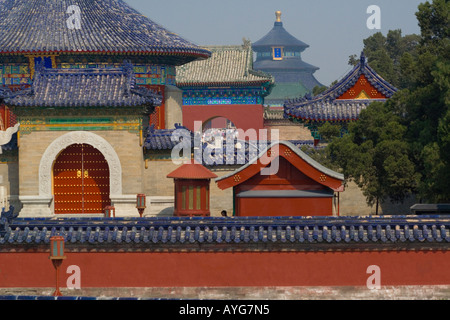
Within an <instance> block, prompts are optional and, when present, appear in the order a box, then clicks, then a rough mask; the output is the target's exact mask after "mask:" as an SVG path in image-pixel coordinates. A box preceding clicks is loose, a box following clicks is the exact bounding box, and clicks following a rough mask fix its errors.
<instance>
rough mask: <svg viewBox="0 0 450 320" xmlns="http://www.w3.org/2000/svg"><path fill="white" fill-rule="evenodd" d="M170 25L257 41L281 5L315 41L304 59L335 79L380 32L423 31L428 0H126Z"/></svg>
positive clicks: (293, 29) (221, 40) (211, 41)
mask: <svg viewBox="0 0 450 320" xmlns="http://www.w3.org/2000/svg"><path fill="white" fill-rule="evenodd" d="M125 1H126V2H127V3H128V4H130V5H131V6H132V7H134V8H135V9H136V10H138V11H140V12H141V13H142V14H144V15H145V16H147V17H148V18H150V19H151V20H153V21H154V22H156V23H158V24H160V25H161V26H163V27H165V28H166V29H168V30H170V31H172V32H174V33H177V34H179V35H180V36H182V37H183V38H185V39H186V40H189V41H191V42H192V43H194V44H197V45H236V44H241V43H242V38H244V37H245V38H247V39H250V40H251V41H252V42H255V41H257V40H259V39H260V38H262V37H263V36H264V35H265V34H266V33H267V32H269V31H270V30H271V29H272V27H273V23H274V21H275V11H277V10H280V11H282V21H283V24H284V27H285V29H286V30H287V31H288V32H289V33H291V34H292V35H293V36H295V37H297V38H298V39H300V40H302V41H303V42H305V43H307V44H309V45H310V47H309V48H308V49H307V50H306V51H305V52H304V53H303V56H302V57H303V60H304V61H305V62H307V63H310V64H312V65H315V66H317V67H319V68H320V70H319V71H317V72H316V73H315V76H316V78H317V79H318V80H319V81H320V82H321V83H323V84H324V85H330V83H331V82H333V81H334V80H336V79H339V78H341V77H342V76H344V75H345V74H346V73H347V72H348V71H349V70H350V67H349V66H348V64H347V62H348V57H349V56H350V55H352V54H358V55H359V53H360V52H361V50H362V49H363V40H364V39H366V38H367V37H369V36H370V35H372V34H374V33H376V32H382V33H383V34H384V35H386V34H387V32H388V31H389V30H395V29H401V30H402V33H403V34H412V33H416V34H419V33H420V29H419V27H418V24H417V19H416V16H415V13H416V12H417V7H418V5H419V4H420V3H422V2H425V1H424V0H270V1H269V0H158V1H156V0H125ZM370 5H377V6H379V7H380V9H381V29H380V30H369V29H368V28H367V26H366V22H367V19H368V18H369V17H370V14H367V8H368V7H369V6H370Z"/></svg>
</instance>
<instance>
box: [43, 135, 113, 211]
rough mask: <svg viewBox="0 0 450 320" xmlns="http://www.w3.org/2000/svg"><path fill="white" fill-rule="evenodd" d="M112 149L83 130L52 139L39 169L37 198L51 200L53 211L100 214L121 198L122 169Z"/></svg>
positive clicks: (102, 140)
mask: <svg viewBox="0 0 450 320" xmlns="http://www.w3.org/2000/svg"><path fill="white" fill-rule="evenodd" d="M121 168H122V167H121V164H120V160H119V157H118V156H117V154H116V152H115V151H114V149H113V147H112V146H111V145H110V144H109V143H108V142H107V141H106V140H105V139H103V138H102V137H100V136H98V135H96V134H94V133H91V132H84V131H74V132H70V133H67V134H65V135H63V136H61V137H59V138H57V139H56V140H54V141H53V142H52V143H51V144H50V145H49V146H48V148H47V150H46V151H45V153H44V154H43V156H42V158H41V162H40V166H39V196H41V197H54V198H53V200H54V212H55V213H56V214H61V213H66V214H71V213H85V214H93V213H101V212H102V210H103V208H104V206H106V205H108V204H110V201H111V200H110V199H111V197H112V196H120V195H122V169H121Z"/></svg>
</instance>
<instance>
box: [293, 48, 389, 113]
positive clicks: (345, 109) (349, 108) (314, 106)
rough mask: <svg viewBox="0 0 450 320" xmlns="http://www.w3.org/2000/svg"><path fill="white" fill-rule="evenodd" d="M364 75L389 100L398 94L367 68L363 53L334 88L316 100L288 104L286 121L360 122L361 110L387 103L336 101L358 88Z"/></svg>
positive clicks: (295, 101)
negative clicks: (293, 119) (351, 89)
mask: <svg viewBox="0 0 450 320" xmlns="http://www.w3.org/2000/svg"><path fill="white" fill-rule="evenodd" d="M361 75H364V76H365V78H366V79H367V80H368V81H369V83H370V84H371V85H372V86H374V87H375V88H376V89H377V90H378V91H379V92H381V93H382V94H383V95H384V96H385V97H387V98H390V97H392V96H393V95H394V94H395V93H396V92H397V89H396V88H395V87H394V86H392V85H391V84H390V83H388V82H387V81H386V80H384V79H383V78H382V77H381V76H380V75H378V74H377V73H376V72H375V71H374V70H373V69H372V68H371V67H370V66H369V65H368V64H367V62H366V58H365V56H364V53H361V57H360V61H359V63H358V64H357V65H356V66H355V67H354V68H353V69H352V71H350V72H349V73H348V74H347V75H346V76H345V77H344V78H342V79H341V80H340V81H339V82H338V83H336V84H335V85H334V86H332V87H331V88H329V89H327V90H326V91H324V92H323V93H321V94H320V95H318V96H316V97H314V98H311V97H303V98H298V99H295V100H288V101H286V102H285V105H284V113H285V117H286V118H290V117H292V118H297V119H303V120H314V121H351V120H357V119H358V118H359V114H360V112H361V110H363V109H365V108H366V107H367V106H368V105H369V104H370V103H372V102H374V101H385V99H361V100H359V99H354V100H337V98H339V97H340V96H341V95H342V94H344V93H345V92H347V90H349V89H350V88H352V87H353V86H354V85H355V84H356V82H357V81H358V80H359V79H360V77H361Z"/></svg>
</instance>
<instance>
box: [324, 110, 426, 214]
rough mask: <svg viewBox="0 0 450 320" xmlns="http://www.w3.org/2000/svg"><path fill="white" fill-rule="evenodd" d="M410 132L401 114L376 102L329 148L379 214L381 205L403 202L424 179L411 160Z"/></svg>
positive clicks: (336, 160)
mask: <svg viewBox="0 0 450 320" xmlns="http://www.w3.org/2000/svg"><path fill="white" fill-rule="evenodd" d="M406 131H407V128H406V127H405V126H404V125H402V124H400V121H399V119H398V116H397V115H395V114H394V113H393V112H392V111H389V110H388V109H387V106H386V105H385V104H383V103H380V102H375V103H373V104H371V105H370V106H369V107H368V108H367V109H365V110H363V111H362V112H361V115H360V119H359V121H357V122H353V123H351V124H350V126H349V134H347V135H345V136H344V137H343V138H334V139H333V140H332V142H331V143H330V144H329V145H328V152H329V155H330V158H331V160H332V161H334V162H335V163H336V164H338V165H339V166H340V167H341V168H342V170H343V173H344V175H345V176H346V179H347V180H348V181H354V182H355V183H356V184H357V185H358V186H359V187H360V188H361V190H362V192H363V194H364V195H365V197H366V200H367V203H368V204H369V205H371V206H373V205H376V214H378V210H379V209H378V208H379V204H380V203H383V202H385V201H386V200H387V199H390V200H391V201H393V202H401V201H403V200H404V199H405V198H406V197H407V196H409V195H410V194H412V193H413V192H414V191H415V190H416V188H417V184H418V180H419V177H420V176H419V175H418V174H417V173H416V172H415V166H414V164H413V162H412V161H411V160H410V159H409V153H408V151H409V148H408V144H407V142H406V141H405V140H404V136H405V133H406Z"/></svg>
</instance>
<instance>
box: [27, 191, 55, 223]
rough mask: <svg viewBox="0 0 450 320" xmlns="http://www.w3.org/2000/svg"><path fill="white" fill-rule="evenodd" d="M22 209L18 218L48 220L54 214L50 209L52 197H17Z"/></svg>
mask: <svg viewBox="0 0 450 320" xmlns="http://www.w3.org/2000/svg"><path fill="white" fill-rule="evenodd" d="M19 200H20V202H21V204H22V209H21V210H20V213H19V218H49V217H53V216H54V213H53V210H52V209H51V203H52V200H53V198H52V197H41V196H19Z"/></svg>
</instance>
